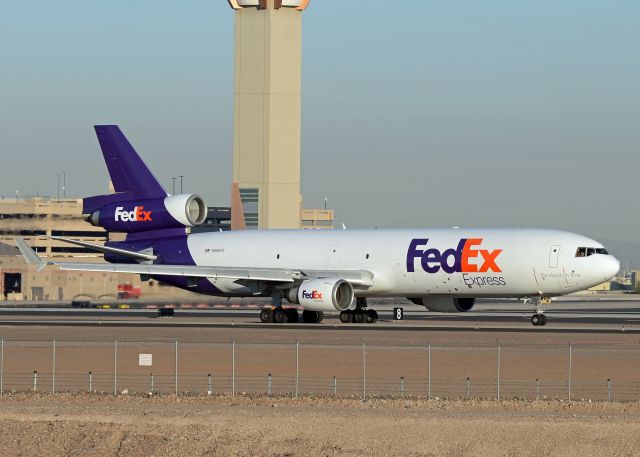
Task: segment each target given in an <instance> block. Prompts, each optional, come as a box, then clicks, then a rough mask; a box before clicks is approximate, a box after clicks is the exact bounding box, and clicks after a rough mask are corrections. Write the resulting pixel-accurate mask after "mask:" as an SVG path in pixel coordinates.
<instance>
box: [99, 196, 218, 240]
mask: <svg viewBox="0 0 640 457" xmlns="http://www.w3.org/2000/svg"><path fill="white" fill-rule="evenodd" d="M206 217H207V205H206V204H205V202H204V200H203V199H202V197H200V196H199V195H195V194H181V195H170V196H167V197H164V198H153V199H140V200H128V201H124V202H116V203H110V204H107V205H105V206H102V207H101V208H100V209H98V210H96V211H93V212H92V213H91V214H90V216H89V217H88V220H89V222H90V223H91V224H92V225H95V226H98V227H103V228H104V229H106V230H107V231H109V232H126V233H134V232H143V231H148V230H159V229H170V228H180V227H193V226H194V225H199V224H201V223H202V222H204V220H205V219H206Z"/></svg>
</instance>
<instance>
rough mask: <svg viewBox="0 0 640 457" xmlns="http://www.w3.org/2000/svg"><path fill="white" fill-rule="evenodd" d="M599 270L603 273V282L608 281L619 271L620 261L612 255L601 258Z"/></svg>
mask: <svg viewBox="0 0 640 457" xmlns="http://www.w3.org/2000/svg"><path fill="white" fill-rule="evenodd" d="M601 269H602V272H603V273H604V276H605V280H606V281H608V280H609V279H611V278H613V277H614V276H615V275H617V274H618V271H620V261H619V260H618V259H616V258H615V257H614V256H612V255H608V256H604V257H603V258H602V265H601Z"/></svg>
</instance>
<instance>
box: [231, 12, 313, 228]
mask: <svg viewBox="0 0 640 457" xmlns="http://www.w3.org/2000/svg"><path fill="white" fill-rule="evenodd" d="M308 3H309V1H308V0H229V4H230V5H231V7H232V8H233V9H234V10H235V93H234V110H235V113H234V146H233V157H234V159H233V187H232V193H234V194H239V198H238V196H237V195H236V196H232V212H234V213H236V215H238V216H239V215H240V214H241V215H242V216H243V219H244V227H242V221H240V220H239V218H238V221H235V223H234V224H233V228H234V229H237V228H248V229H251V228H299V227H300V212H301V209H302V198H301V195H300V131H301V94H302V76H301V63H302V11H303V10H304V9H305V8H306V7H307V4H308Z"/></svg>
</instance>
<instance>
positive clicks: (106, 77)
mask: <svg viewBox="0 0 640 457" xmlns="http://www.w3.org/2000/svg"><path fill="white" fill-rule="evenodd" d="M303 14H304V31H303V36H304V38H303V40H304V42H303V54H304V56H303V62H304V63H303V91H304V95H303V109H302V112H303V119H302V121H303V130H302V135H303V139H302V183H303V184H302V191H303V195H304V201H305V206H307V207H319V206H321V205H322V204H323V201H324V197H325V196H326V197H327V198H328V199H329V205H330V206H331V207H333V208H335V209H336V211H337V220H338V222H344V223H346V224H347V226H350V227H371V226H380V227H384V226H453V225H457V226H480V227H487V226H548V227H556V228H562V229H569V230H574V231H578V232H581V233H584V234H587V235H591V236H595V237H598V238H610V239H618V240H627V241H632V240H638V230H637V228H638V227H639V225H640V196H639V192H638V185H637V184H636V183H637V182H638V177H637V176H638V173H640V158H639V154H640V49H639V48H640V46H639V45H640V2H638V1H637V0H619V1H614V0H608V1H604V0H603V1H593V0H572V1H569V0H553V1H551V0H549V1H546V0H541V1H536V2H515V1H513V0H503V1H498V0H485V1H482V2H478V1H477V0H474V1H471V0H468V1H428V0H406V1H397V2H389V1H379V0H368V1H362V0H361V1H343V0H341V1H339V0H312V1H311V4H310V6H309V8H308V9H307V11H305V12H304V13H303ZM232 96H233V12H232V10H231V9H230V8H229V6H228V5H227V2H226V1H225V0H206V1H204V0H192V1H189V2H180V1H175V0H173V1H166V0H154V1H150V0H136V1H134V2H132V1H125V0H117V1H116V0H114V1H109V2H93V1H86V0H63V1H60V2H51V1H42V0H33V1H24V0H21V1H14V0H2V8H1V11H0V158H2V162H1V164H0V195H5V196H14V195H15V191H16V190H19V191H20V193H21V194H22V195H28V194H35V193H36V192H39V193H40V194H46V195H55V194H56V192H57V177H56V173H57V172H60V171H66V172H67V174H68V187H69V192H68V195H73V196H83V195H91V194H96V193H102V192H104V191H105V190H106V186H107V173H106V169H105V167H104V164H103V162H102V157H101V155H100V151H99V147H98V143H97V140H96V139H95V135H94V132H93V128H92V126H93V125H94V124H98V123H117V124H119V125H120V126H121V127H122V129H123V131H124V132H125V134H126V135H127V136H128V137H129V139H130V141H131V142H132V143H133V145H134V147H136V149H137V150H138V151H139V152H140V153H141V154H142V155H143V157H144V158H145V160H146V161H147V163H148V164H150V165H151V168H152V169H153V170H154V171H155V172H156V174H157V175H158V177H159V178H160V179H161V181H162V182H163V183H164V184H165V186H166V187H167V188H168V189H169V191H170V190H171V177H172V176H177V175H180V174H182V175H185V176H186V178H185V190H186V191H195V192H199V193H201V194H202V195H203V196H204V197H205V198H206V199H207V201H208V203H209V204H212V205H214V204H218V205H227V204H228V202H229V188H230V183H231V167H232V160H231V159H232V132H233V125H232V119H233V103H232V101H233V99H232Z"/></svg>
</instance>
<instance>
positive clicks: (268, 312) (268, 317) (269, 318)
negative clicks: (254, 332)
mask: <svg viewBox="0 0 640 457" xmlns="http://www.w3.org/2000/svg"><path fill="white" fill-rule="evenodd" d="M260 322H262V323H263V324H273V310H272V309H269V308H265V309H263V310H262V311H260Z"/></svg>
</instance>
